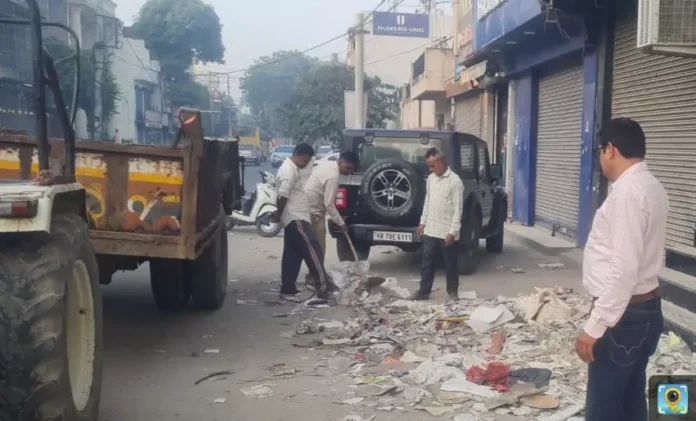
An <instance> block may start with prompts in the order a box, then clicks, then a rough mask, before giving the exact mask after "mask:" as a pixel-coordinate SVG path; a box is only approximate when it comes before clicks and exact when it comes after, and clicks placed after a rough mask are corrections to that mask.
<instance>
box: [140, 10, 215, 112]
mask: <svg viewBox="0 0 696 421" xmlns="http://www.w3.org/2000/svg"><path fill="white" fill-rule="evenodd" d="M132 32H133V33H134V35H135V36H137V37H138V38H141V39H142V40H144V41H145V46H146V47H147V48H148V50H150V52H151V53H152V56H153V58H154V59H156V60H157V61H159V63H160V68H161V71H162V74H163V76H164V78H165V80H166V81H167V95H168V97H169V99H170V101H171V103H172V105H173V106H174V107H179V106H189V107H196V108H204V109H208V108H210V94H209V92H208V90H207V89H206V88H205V86H203V85H201V84H200V83H197V82H195V81H194V80H193V79H192V77H191V75H190V74H189V69H190V68H191V66H192V65H193V63H194V62H200V63H211V62H212V63H224V60H223V58H224V56H225V46H224V45H223V44H222V24H221V23H220V17H219V16H218V15H217V13H215V9H214V8H213V7H212V6H210V5H208V4H205V3H203V2H202V1H201V0H147V2H146V3H145V4H144V5H143V7H142V8H141V9H140V13H139V14H138V18H137V21H136V22H135V24H134V25H133V28H132Z"/></svg>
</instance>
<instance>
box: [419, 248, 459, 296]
mask: <svg viewBox="0 0 696 421" xmlns="http://www.w3.org/2000/svg"><path fill="white" fill-rule="evenodd" d="M458 254H459V244H458V242H457V241H455V242H454V243H453V244H452V245H450V246H449V247H445V240H443V239H441V238H434V237H428V236H427V235H424V236H423V266H422V267H421V283H420V291H419V292H420V293H421V294H422V295H425V296H429V295H430V292H431V291H432V290H433V281H434V280H435V267H436V265H437V262H438V260H439V259H438V257H439V256H442V259H443V260H444V262H445V274H446V275H445V276H446V279H447V293H450V294H456V293H457V292H458V291H459V266H458V264H457V257H458Z"/></svg>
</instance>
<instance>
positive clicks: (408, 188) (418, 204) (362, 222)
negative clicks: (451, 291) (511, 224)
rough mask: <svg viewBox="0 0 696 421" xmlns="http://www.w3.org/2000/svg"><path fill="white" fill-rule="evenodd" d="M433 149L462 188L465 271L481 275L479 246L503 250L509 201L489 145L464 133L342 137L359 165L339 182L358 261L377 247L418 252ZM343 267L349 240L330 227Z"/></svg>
mask: <svg viewBox="0 0 696 421" xmlns="http://www.w3.org/2000/svg"><path fill="white" fill-rule="evenodd" d="M432 147H436V148H438V149H440V150H441V151H442V152H444V154H445V156H446V157H447V163H448V164H449V166H450V168H451V170H452V171H454V172H455V173H457V174H458V175H459V177H460V178H461V179H462V182H463V183H464V189H465V190H464V210H463V212H462V232H461V241H460V247H461V248H462V254H461V256H460V258H459V266H460V272H461V273H462V274H471V273H474V272H475V271H476V265H477V259H476V250H477V249H478V245H479V239H481V238H483V239H485V240H486V249H487V250H488V251H489V252H491V253H500V252H502V250H503V235H504V229H503V224H504V222H505V219H506V217H507V206H508V199H507V194H506V193H505V191H504V189H502V188H501V187H498V186H496V181H497V180H498V179H499V178H500V177H501V173H502V169H501V167H500V166H499V165H491V164H490V159H489V156H488V146H487V145H486V142H484V141H483V140H481V139H479V138H477V137H476V136H472V135H469V134H466V133H458V132H440V131H420V130H375V129H367V130H345V131H344V132H343V140H342V144H341V149H342V150H352V151H354V152H356V153H357V154H358V156H359V158H360V165H359V167H358V168H357V169H356V170H355V172H354V173H353V174H351V175H347V176H341V181H340V187H339V189H338V192H337V194H336V207H337V208H338V210H339V212H340V213H341V215H342V216H343V218H344V219H345V221H346V224H347V225H348V232H349V234H350V237H351V239H352V241H353V244H354V246H355V248H356V251H357V254H358V257H359V258H360V259H361V260H366V259H367V258H368V256H369V254H370V248H371V247H372V246H380V245H391V246H397V247H400V248H401V249H402V250H404V251H409V252H417V251H419V250H420V248H421V247H420V245H421V244H420V243H421V239H420V237H419V236H418V234H417V230H418V225H419V222H420V216H421V213H422V210H423V203H424V201H425V182H426V179H427V177H428V175H429V170H428V168H427V166H426V164H425V152H426V151H427V150H428V149H429V148H432ZM329 231H330V233H331V236H332V237H334V238H336V246H337V249H338V257H339V259H340V260H341V261H347V260H348V261H349V260H354V259H353V257H352V252H351V250H350V247H349V245H348V244H347V241H346V240H345V238H344V237H343V235H342V234H340V233H339V232H338V230H337V229H336V226H335V224H333V223H332V222H329Z"/></svg>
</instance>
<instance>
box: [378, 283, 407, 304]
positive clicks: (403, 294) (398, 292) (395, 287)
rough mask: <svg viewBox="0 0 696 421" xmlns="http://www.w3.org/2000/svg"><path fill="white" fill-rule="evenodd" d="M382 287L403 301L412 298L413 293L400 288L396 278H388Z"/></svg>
mask: <svg viewBox="0 0 696 421" xmlns="http://www.w3.org/2000/svg"><path fill="white" fill-rule="evenodd" d="M382 286H383V287H384V288H387V289H388V290H390V291H392V292H393V293H394V295H395V296H397V297H399V298H401V299H402V300H403V299H406V298H408V297H410V296H411V292H410V291H409V290H408V289H406V288H403V287H400V286H399V282H398V281H397V280H396V278H387V280H386V282H384V284H382Z"/></svg>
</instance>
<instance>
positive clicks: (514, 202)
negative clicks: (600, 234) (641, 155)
mask: <svg viewBox="0 0 696 421" xmlns="http://www.w3.org/2000/svg"><path fill="white" fill-rule="evenodd" d="M464 3H465V4H470V7H471V17H470V18H469V20H465V19H464V15H463V14H462V17H460V19H459V20H460V22H459V23H458V25H457V30H458V31H460V33H459V34H458V36H459V42H458V49H459V51H457V52H455V54H457V53H458V54H457V57H458V68H457V78H458V82H459V83H458V84H457V85H458V86H459V87H460V88H459V90H456V89H449V90H448V96H450V97H451V98H452V104H453V116H454V126H455V129H457V130H465V131H469V130H471V131H473V132H474V134H477V135H480V136H481V137H482V138H484V139H485V140H486V141H487V143H488V145H489V151H490V152H491V155H492V156H493V159H494V161H496V162H499V163H501V164H502V165H503V167H504V168H505V173H506V177H505V178H506V180H505V183H506V187H507V189H508V193H509V197H510V202H511V203H510V205H511V206H509V208H510V209H509V212H510V214H509V216H510V218H511V219H512V220H513V221H514V222H517V223H521V224H524V225H528V226H539V227H543V228H544V229H547V230H548V231H549V235H556V234H560V235H563V236H567V237H570V238H572V239H574V240H575V241H576V242H577V245H578V246H580V247H582V246H584V244H585V242H586V241H587V236H588V234H589V230H590V228H591V224H592V218H593V216H594V212H595V211H596V209H597V207H598V206H599V205H600V204H601V201H602V200H603V198H604V197H606V192H607V183H606V181H605V180H604V179H603V177H601V174H600V169H599V163H598V161H597V159H596V158H595V156H594V155H595V154H594V150H595V147H596V146H595V145H596V144H597V142H598V139H597V133H598V132H599V129H600V128H601V125H602V122H604V121H608V120H609V119H611V118H613V117H621V116H625V117H631V118H633V119H634V120H636V121H638V122H639V123H640V124H641V125H642V126H643V129H644V131H645V133H646V136H647V139H648V157H647V162H648V166H649V167H650V168H651V170H652V171H653V172H654V173H655V175H656V176H657V177H658V178H659V179H660V180H661V181H662V183H663V184H664V185H665V188H666V189H667V190H668V193H669V197H670V204H671V206H670V217H669V222H668V240H667V243H668V247H669V248H670V249H671V250H680V251H681V252H683V253H687V254H691V255H693V257H696V243H695V238H696V235H695V228H694V227H695V226H696V58H693V57H696V56H694V55H693V54H691V51H690V50H689V49H688V48H686V49H684V51H686V54H680V56H677V55H675V54H672V53H671V52H670V53H669V54H655V53H654V51H653V53H652V54H648V53H645V52H644V51H645V50H644V49H643V50H641V49H639V48H638V47H637V46H638V43H639V39H638V35H639V32H640V31H639V26H638V24H637V21H638V19H637V15H638V5H637V3H638V2H637V0H614V1H611V0H604V1H600V0H596V1H593V2H587V1H582V0H566V1H564V0H556V1H553V2H549V1H540V0H473V1H464ZM692 12H693V11H692ZM692 18H693V15H692ZM691 25H692V26H691V28H692V31H693V26H696V22H693V23H692V24H691ZM468 28H471V29H468ZM465 31H466V32H465ZM687 32H688V31H687ZM693 42H694V43H696V39H694V40H693ZM472 117H473V118H472ZM472 121H473V123H472ZM476 130H478V131H476ZM668 251H669V250H668Z"/></svg>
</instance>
